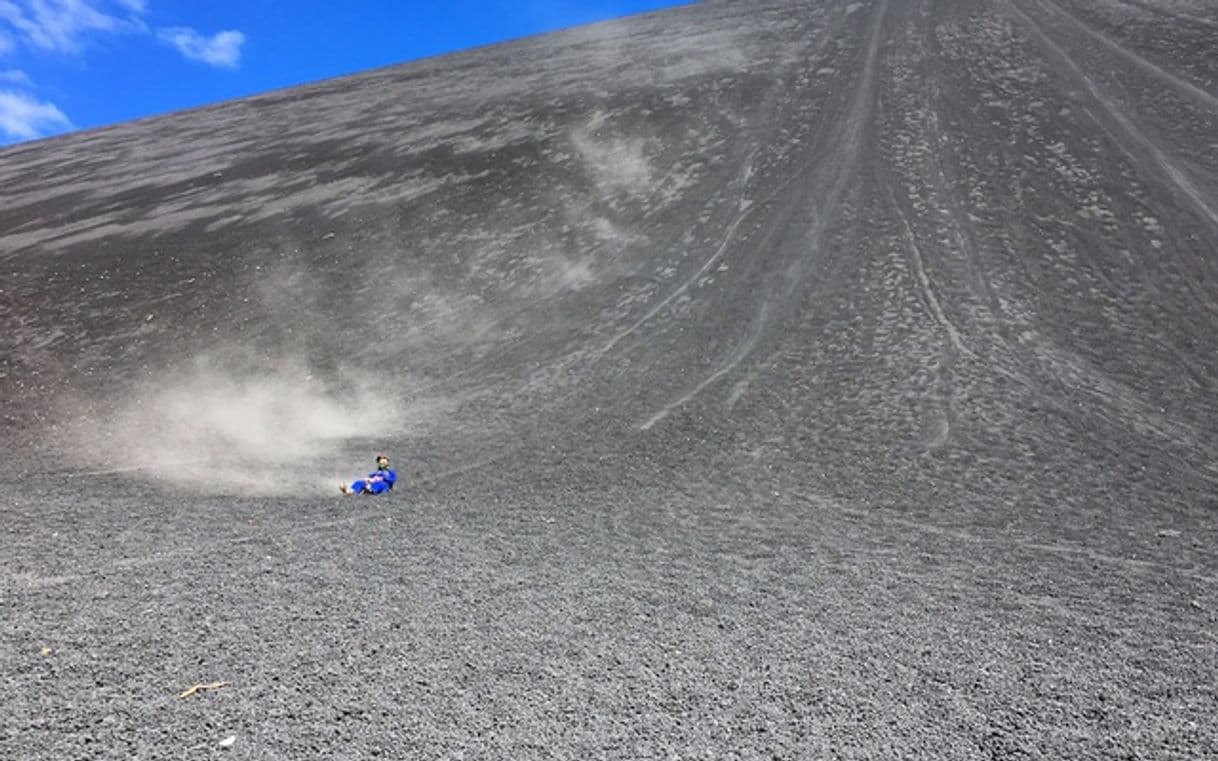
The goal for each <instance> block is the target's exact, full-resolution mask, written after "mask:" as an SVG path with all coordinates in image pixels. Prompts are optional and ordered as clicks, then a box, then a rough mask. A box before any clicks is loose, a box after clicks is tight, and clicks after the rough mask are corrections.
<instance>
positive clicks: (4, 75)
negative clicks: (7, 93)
mask: <svg viewBox="0 0 1218 761" xmlns="http://www.w3.org/2000/svg"><path fill="white" fill-rule="evenodd" d="M0 82H8V83H9V84H14V85H21V86H22V87H32V86H33V84H34V83H33V82H31V81H30V78H29V75H27V74H26V73H25V72H24V71H22V70H21V69H9V70H8V71H0Z"/></svg>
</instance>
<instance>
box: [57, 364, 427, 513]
mask: <svg viewBox="0 0 1218 761" xmlns="http://www.w3.org/2000/svg"><path fill="white" fill-rule="evenodd" d="M387 387H390V384H384V383H381V382H378V379H377V378H375V377H367V376H360V375H358V374H355V373H351V372H343V373H342V374H340V375H339V376H338V377H336V378H331V379H327V380H322V379H320V378H319V377H318V376H317V375H316V374H315V373H314V372H313V371H312V370H311V369H310V368H309V366H308V365H307V364H306V363H304V362H302V361H300V360H297V359H283V358H279V359H276V360H275V361H274V362H267V361H256V360H254V359H252V358H250V357H240V356H235V355H233V354H232V353H221V354H209V355H205V356H201V357H199V358H197V359H195V360H194V361H192V362H191V363H190V364H189V366H187V367H184V368H178V369H175V370H167V371H165V372H164V373H161V374H158V375H154V376H153V377H151V378H149V379H148V380H146V381H144V382H142V383H139V384H137V385H136V386H134V387H132V388H131V390H130V393H129V394H128V395H126V396H124V397H123V398H121V399H108V400H104V401H102V402H92V403H90V404H88V405H80V404H79V402H78V406H77V409H76V411H75V414H74V415H73V416H72V417H71V418H70V419H71V420H72V421H73V422H72V424H71V425H69V426H68V427H67V430H66V431H65V434H66V435H64V436H63V441H62V442H61V444H60V445H61V447H64V448H66V450H67V454H69V455H70V456H73V459H74V460H75V461H76V462H80V463H86V464H87V465H88V466H89V467H92V468H96V469H97V470H98V472H107V471H112V472H121V471H137V472H138V473H139V474H140V475H141V476H144V477H148V478H151V479H153V480H156V481H159V482H163V483H167V484H170V485H173V486H176V487H181V488H185V489H189V490H191V491H196V492H202V493H211V494H250V495H283V494H301V493H317V491H318V490H319V489H320V488H322V487H323V486H324V488H325V489H326V490H329V489H331V488H335V487H337V484H338V481H339V480H340V478H341V477H342V476H346V477H347V478H348V479H349V478H350V477H351V476H352V475H353V474H351V473H345V474H341V475H337V474H336V475H335V476H334V477H324V476H323V475H321V474H325V473H330V472H334V471H333V469H334V468H335V466H336V465H339V466H342V465H346V466H348V467H349V466H350V458H349V457H348V458H345V459H342V460H341V461H339V460H338V458H340V457H342V455H343V453H344V452H345V451H346V450H348V449H350V445H351V442H352V441H353V440H360V441H363V440H368V441H370V442H371V441H375V440H376V439H377V438H378V437H385V436H389V435H392V434H395V433H397V434H400V433H401V432H402V431H405V430H409V431H410V432H412V433H417V432H418V431H419V430H420V428H421V427H425V426H426V425H427V424H428V421H429V420H431V419H434V416H435V413H436V412H437V411H438V405H437V403H436V402H434V401H433V402H411V403H409V404H407V403H405V402H403V401H402V400H401V399H400V398H397V397H395V396H394V395H393V394H392V393H387V392H386V388H387ZM369 446H370V447H375V446H376V445H375V444H369ZM374 454H375V452H372V451H371V450H370V451H368V452H367V453H366V455H367V460H368V461H369V463H370V462H371V460H372V458H373V456H374ZM362 470H364V468H362V467H361V468H358V469H357V471H361V472H362ZM358 474H359V473H358V472H357V473H355V474H354V475H358Z"/></svg>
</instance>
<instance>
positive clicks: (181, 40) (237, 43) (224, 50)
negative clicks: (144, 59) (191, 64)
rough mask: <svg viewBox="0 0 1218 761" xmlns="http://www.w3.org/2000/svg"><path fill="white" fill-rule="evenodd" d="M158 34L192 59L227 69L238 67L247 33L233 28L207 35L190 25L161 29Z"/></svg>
mask: <svg viewBox="0 0 1218 761" xmlns="http://www.w3.org/2000/svg"><path fill="white" fill-rule="evenodd" d="M157 36H159V37H160V38H161V40H162V41H163V42H167V43H169V44H170V45H173V46H174V47H175V48H177V49H178V52H179V53H181V54H182V55H184V56H186V57H187V58H189V59H190V60H192V61H201V62H203V63H206V64H210V65H212V66H219V67H221V68H226V69H235V68H237V64H238V63H239V62H240V60H241V46H242V45H243V44H245V35H244V34H242V33H241V32H236V31H232V30H226V31H223V32H219V33H217V34H214V35H212V36H211V37H207V36H204V35H202V34H199V33H198V32H196V31H195V30H194V29H190V28H188V27H173V28H170V29H161V30H160V31H159V32H158V34H157Z"/></svg>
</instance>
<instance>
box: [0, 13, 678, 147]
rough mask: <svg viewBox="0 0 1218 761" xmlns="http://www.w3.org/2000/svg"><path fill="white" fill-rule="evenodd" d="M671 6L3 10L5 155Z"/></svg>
mask: <svg viewBox="0 0 1218 761" xmlns="http://www.w3.org/2000/svg"><path fill="white" fill-rule="evenodd" d="M680 4H682V3H680V2H674V1H673V0H667V2H666V1H665V0H434V1H432V2H413V1H409V0H407V1H404V2H391V1H388V0H386V1H384V2H374V1H373V0H295V1H294V2H289V1H288V0H0V145H8V144H12V143H18V142H23V141H26V140H34V139H37V138H41V137H47V136H50V135H56V134H61V133H64V132H71V131H74V130H80V129H88V128H91V127H98V126H102V125H106V124H114V123H116V122H122V121H127V120H130V119H136V118H139V117H142V116H149V115H153V114H162V113H167V112H170V111H177V110H180V109H184V108H191V107H194V106H199V105H203V104H206V103H214V102H217V101H221V100H228V99H231V98H236V97H240V96H242V95H251V94H253V93H258V92H265V91H267V90H274V89H278V88H281V87H290V86H292V85H297V84H302V83H305V82H315V81H317V80H320V79H326V78H329V77H334V76H338V75H341V74H349V73H352V72H357V71H364V70H367V69H371V68H375V67H379V66H386V65H390V64H394V63H401V62H404V61H409V60H414V59H416V58H424V57H427V56H432V55H438V54H441V53H446V52H451V51H454V50H461V49H465V48H469V47H473V46H475V45H483V44H487V43H491V42H498V41H502V40H507V39H513V38H517V37H523V36H527V35H531V34H538V33H541V32H545V31H551V30H554V29H561V28H565V27H569V26H575V25H579V24H585V23H590V22H593V21H599V20H603V19H608V18H615V17H619V16H626V15H631V14H635V13H642V12H645V11H650V10H657V9H659V8H664V7H670V6H675V5H680Z"/></svg>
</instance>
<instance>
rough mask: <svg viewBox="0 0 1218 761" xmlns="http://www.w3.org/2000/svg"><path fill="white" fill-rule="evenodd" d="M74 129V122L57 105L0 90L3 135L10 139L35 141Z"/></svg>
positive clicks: (0, 129) (0, 128)
mask: <svg viewBox="0 0 1218 761" xmlns="http://www.w3.org/2000/svg"><path fill="white" fill-rule="evenodd" d="M71 128H72V122H71V121H69V120H68V117H66V116H64V113H63V112H62V111H60V110H59V109H58V108H56V107H55V106H54V105H53V104H51V103H44V102H42V101H38V100H35V99H34V98H31V97H30V96H28V95H25V94H24V93H18V92H10V91H7V90H0V134H2V135H3V136H5V137H6V138H10V139H17V140H33V139H35V138H38V137H45V136H46V135H50V134H53V133H55V132H60V131H63V130H67V129H71Z"/></svg>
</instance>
